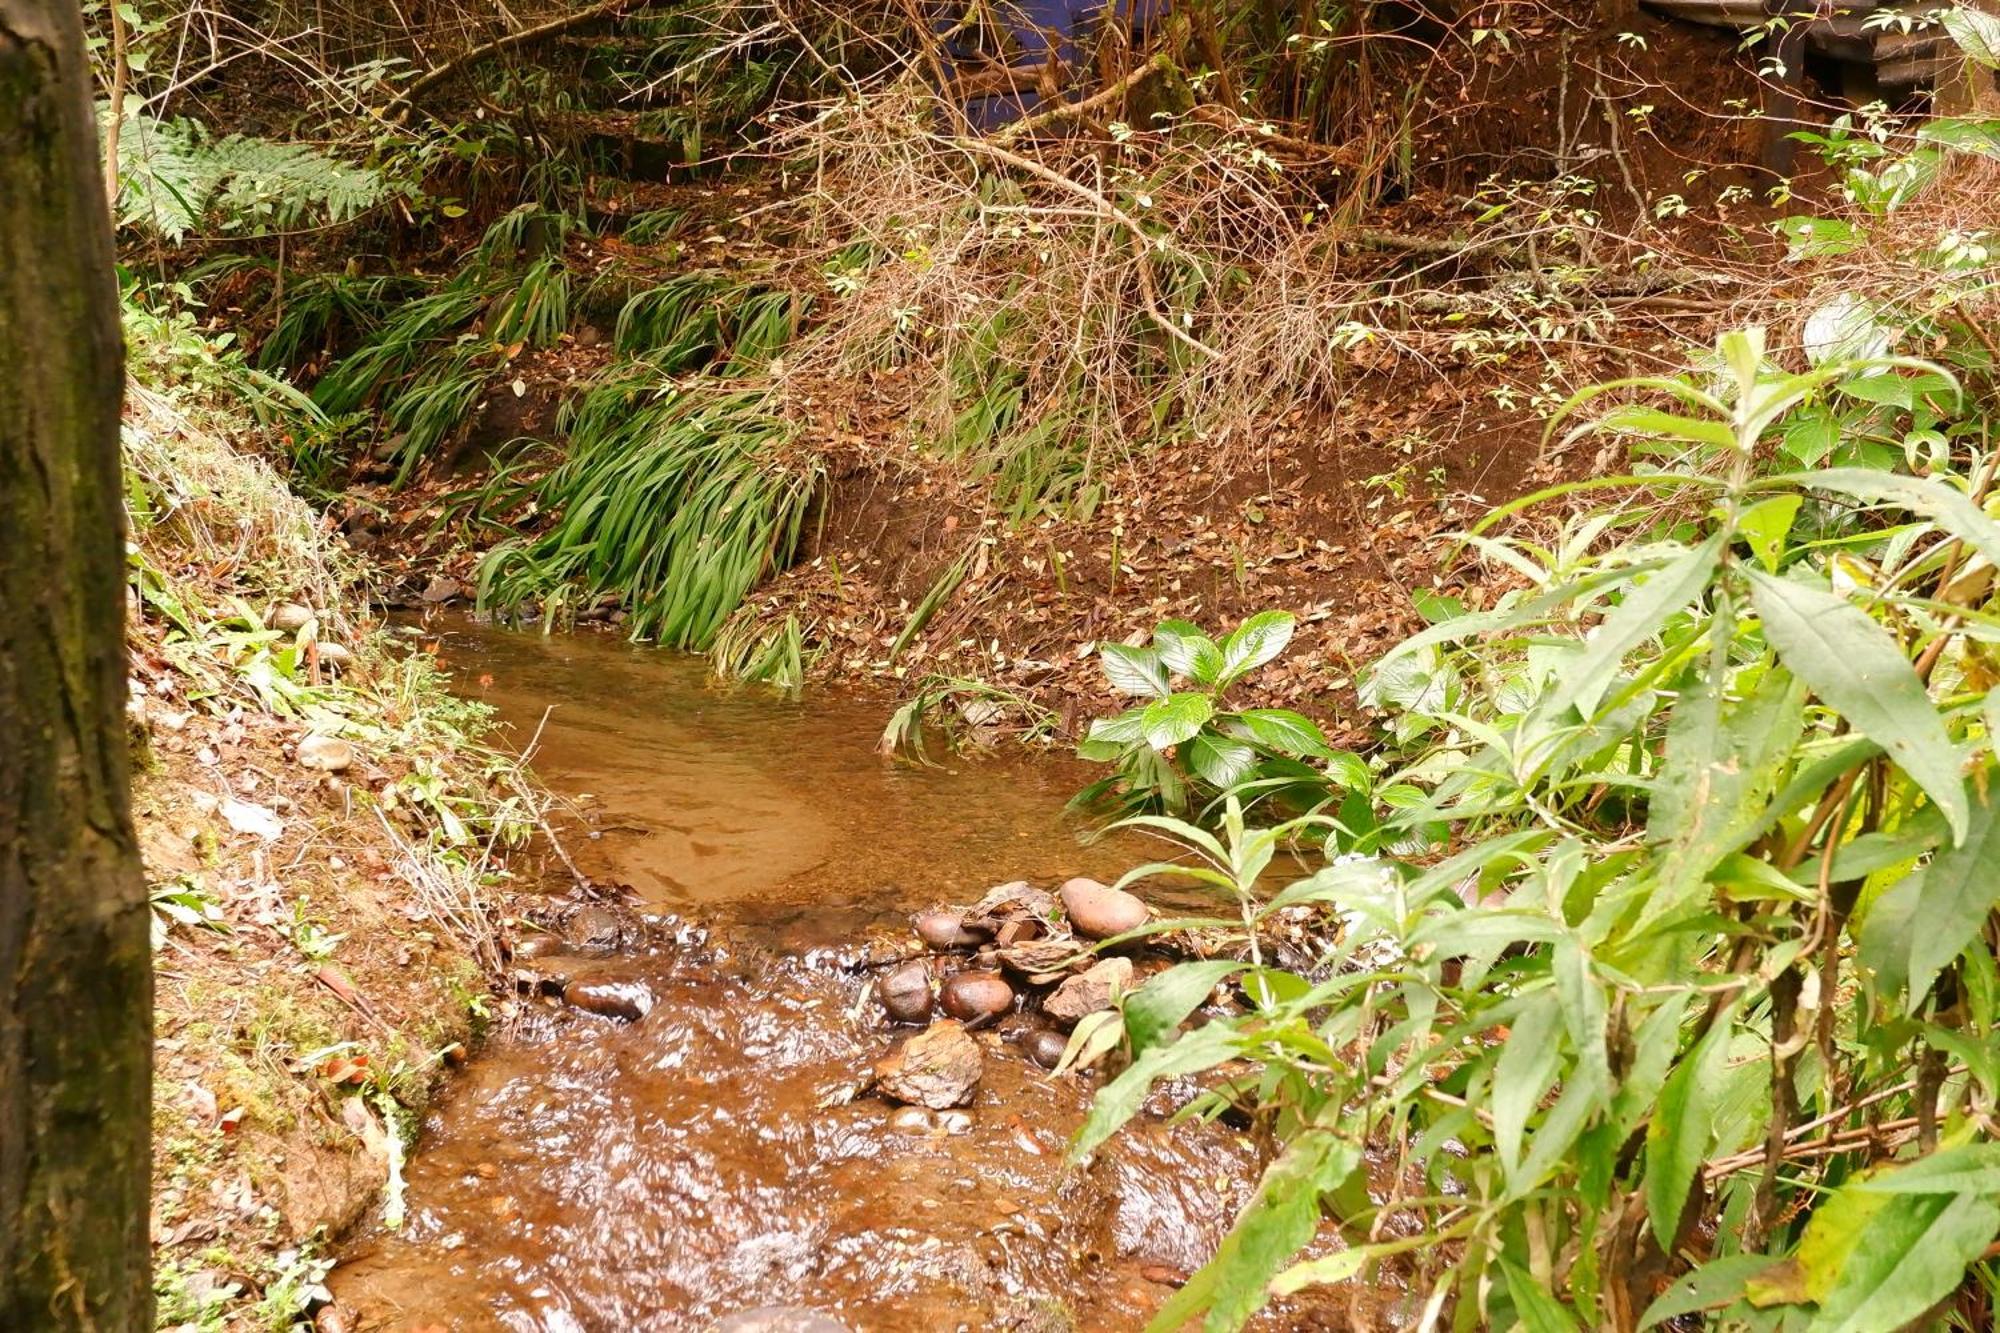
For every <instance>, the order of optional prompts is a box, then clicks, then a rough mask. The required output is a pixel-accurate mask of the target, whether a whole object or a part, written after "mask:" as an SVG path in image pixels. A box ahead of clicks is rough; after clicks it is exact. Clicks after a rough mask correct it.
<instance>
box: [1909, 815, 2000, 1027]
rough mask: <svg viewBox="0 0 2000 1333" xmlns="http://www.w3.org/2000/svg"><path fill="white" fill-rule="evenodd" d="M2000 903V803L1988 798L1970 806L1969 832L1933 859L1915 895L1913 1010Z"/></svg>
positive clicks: (1911, 987)
mask: <svg viewBox="0 0 2000 1333" xmlns="http://www.w3.org/2000/svg"><path fill="white" fill-rule="evenodd" d="M1996 901H2000V799H1996V798H1995V797H1994V796H1992V795H1988V796H1987V797H1986V798H1985V799H1983V800H1981V801H1979V802H1977V803H1976V804H1974V805H1973V807H1972V822H1971V827H1970V828H1969V829H1968V830H1967V831H1966V833H1965V835H1964V836H1963V837H1962V838H1961V839H1960V840H1959V842H1958V845H1957V846H1955V847H1947V848H1945V849H1944V850H1943V851H1941V852H1939V853H1938V854H1937V856H1936V857H1935V858H1933V859H1932V861H1931V863H1930V866H1929V868H1928V869H1926V870H1925V871H1924V875H1923V879H1922V881H1921V882H1920V886H1919V888H1918V890H1917V901H1916V909H1915V911H1916V915H1915V922H1916V925H1917V927H1918V928H1917V929H1916V930H1914V931H1912V932H1911V935H1910V963H1909V975H1908V979H1909V993H1908V999H1907V1001H1906V1002H1905V1007H1906V1008H1907V1009H1910V1010H1914V1009H1915V1008H1916V1007H1917V1005H1918V1004H1919V1003H1921V1002H1922V1000H1923V996H1924V993H1925V992H1926V991H1928V990H1929V989H1930V986H1931V980H1932V978H1934V977H1936V976H1937V974H1938V973H1939V972H1940V971H1942V970H1943V969H1944V967H1945V965H1946V964H1947V963H1949V962H1951V960H1952V959H1954V958H1956V957H1958V955H1959V951H1960V950H1961V949H1963V948H1965V946H1966V945H1968V944H1970V943H1971V942H1972V941H1973V939H1974V938H1975V937H1977V936H1978V934H1979V930H1980V927H1981V926H1983V925H1984V924H1985V923H1986V918H1987V915H1988V914H1989V913H1991V912H1992V910H1993V905H1994V903H1995V902H1996Z"/></svg>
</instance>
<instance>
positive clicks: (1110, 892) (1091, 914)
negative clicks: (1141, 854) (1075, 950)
mask: <svg viewBox="0 0 2000 1333" xmlns="http://www.w3.org/2000/svg"><path fill="white" fill-rule="evenodd" d="M1062 905H1063V911H1065V912H1067V913H1068V914H1069V923H1070V925H1071V926H1072V927H1074V928H1075V930H1076V933H1077V934H1079V935H1082V936H1084V937H1085V938H1086V939H1093V940H1108V939H1110V938H1111V937H1112V936H1113V935H1123V934H1124V933H1125V932H1126V931H1128V930H1137V929H1138V928H1139V927H1140V926H1143V925H1145V924H1146V918H1147V917H1148V916H1149V915H1150V913H1148V912H1147V910H1146V904H1144V903H1143V902H1140V901H1139V899H1137V898H1135V897H1133V896H1132V895H1131V894H1129V893H1127V892H1125V891H1124V890H1123V889H1114V888H1111V887H1109V886H1108V885H1104V884H1099V883H1098V882H1097V881H1096V880H1094V879H1084V878H1081V877H1079V878H1077V879H1073V880H1070V881H1069V882H1068V883H1066V884H1064V885H1063V886H1062Z"/></svg>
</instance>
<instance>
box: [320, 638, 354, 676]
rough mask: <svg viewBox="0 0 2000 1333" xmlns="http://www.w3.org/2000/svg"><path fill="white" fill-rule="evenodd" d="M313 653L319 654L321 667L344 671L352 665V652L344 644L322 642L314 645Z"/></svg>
mask: <svg viewBox="0 0 2000 1333" xmlns="http://www.w3.org/2000/svg"><path fill="white" fill-rule="evenodd" d="M314 651H315V652H317V653H318V654H319V664H320V665H321V666H328V667H333V668H335V669H336V670H340V671H345V670H346V669H347V668H348V667H351V666H353V665H354V650H353V649H352V648H349V647H348V646H347V645H346V644H344V643H324V642H322V643H319V644H316V645H314Z"/></svg>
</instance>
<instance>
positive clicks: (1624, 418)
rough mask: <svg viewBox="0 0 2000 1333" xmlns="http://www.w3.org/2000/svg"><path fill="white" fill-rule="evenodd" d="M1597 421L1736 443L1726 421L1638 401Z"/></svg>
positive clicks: (1634, 430)
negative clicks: (1671, 410)
mask: <svg viewBox="0 0 2000 1333" xmlns="http://www.w3.org/2000/svg"><path fill="white" fill-rule="evenodd" d="M1597 424H1598V425H1599V426H1600V427H1602V428H1603V429H1605V430H1613V431H1619V432H1621V433H1624V434H1630V435H1646V436H1651V437H1653V438H1655V439H1664V440H1675V441H1678V442H1681V443H1684V444H1707V445H1713V446H1715V447H1716V448H1719V449H1729V448H1733V447H1735V444H1736V434H1735V432H1733V431H1732V430H1730V429H1729V423H1728V422H1726V421H1717V420H1713V419H1708V420H1704V419H1702V418H1700V417H1683V416H1676V415H1675V414H1674V413H1672V412H1662V411H1660V410H1659V409H1658V408H1655V407H1646V406H1644V405H1643V404H1639V403H1628V404H1626V405H1624V406H1622V407H1614V408H1612V409H1611V410H1610V411H1609V412H1606V413H1605V414H1604V415H1603V416H1601V417H1599V418H1598V419H1597Z"/></svg>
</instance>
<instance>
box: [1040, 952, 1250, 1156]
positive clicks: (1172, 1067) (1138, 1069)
mask: <svg viewBox="0 0 2000 1333" xmlns="http://www.w3.org/2000/svg"><path fill="white" fill-rule="evenodd" d="M1142 989H1143V988H1142ZM1197 1003H1199V1001H1197ZM1235 1054H1236V1033H1235V1032H1233V1031H1232V1030H1230V1028H1229V1027H1228V1026H1227V1025H1226V1024H1222V1023H1211V1024H1209V1025H1208V1026H1207V1027H1201V1028H1196V1029H1195V1030H1194V1031H1192V1032H1185V1033H1182V1034H1181V1035H1180V1036H1179V1037H1178V1038H1176V1039H1175V1040H1173V1041H1172V1042H1169V1043H1168V1044H1166V1045H1164V1046H1155V1047H1152V1048H1151V1049H1150V1050H1147V1051H1146V1052H1144V1053H1143V1054H1142V1055H1140V1056H1139V1058H1138V1059H1136V1060H1134V1061H1133V1062H1132V1064H1131V1066H1130V1067H1129V1068H1127V1069H1126V1071H1125V1072H1124V1073H1122V1074H1120V1075H1119V1076H1118V1077H1117V1078H1115V1079H1113V1080H1111V1082H1110V1083H1108V1084H1106V1085H1105V1086H1104V1087H1103V1088H1102V1089H1100V1090H1099V1091H1098V1094H1097V1096H1096V1098H1095V1099H1094V1100H1092V1102H1091V1104H1090V1115H1089V1116H1088V1117H1087V1118H1085V1120H1084V1122H1083V1126H1082V1127H1081V1128H1080V1129H1078V1130H1077V1132H1076V1138H1075V1139H1074V1140H1073V1141H1072V1142H1071V1144H1070V1150H1069V1155H1070V1158H1071V1159H1072V1160H1078V1159H1081V1158H1084V1157H1087V1156H1089V1155H1090V1154H1091V1153H1092V1152H1094V1151H1096V1150H1097V1148H1098V1147H1099V1146H1100V1145H1102V1144H1103V1142H1104V1141H1105V1140H1106V1139H1108V1138H1110V1137H1111V1136H1112V1135H1113V1134H1115V1133H1117V1132H1118V1129H1119V1127H1120V1126H1122V1125H1123V1124H1124V1123H1125V1122H1126V1121H1127V1120H1130V1119H1131V1118H1132V1117H1133V1116H1134V1115H1136V1114H1138V1111H1139V1107H1140V1106H1141V1105H1143V1104H1144V1102H1145V1100H1146V1094H1147V1093H1148V1092H1150V1091H1151V1090H1152V1087H1153V1084H1154V1083H1156V1082H1158V1081H1159V1080H1160V1079H1163V1078H1172V1077H1174V1076H1175V1075H1178V1074H1198V1073H1200V1072H1201V1071H1202V1070H1204V1069H1213V1068H1215V1066H1217V1065H1219V1064H1221V1063H1222V1062H1223V1061H1224V1060H1227V1059H1230V1058H1231V1057H1232V1056H1234V1055H1235Z"/></svg>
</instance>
